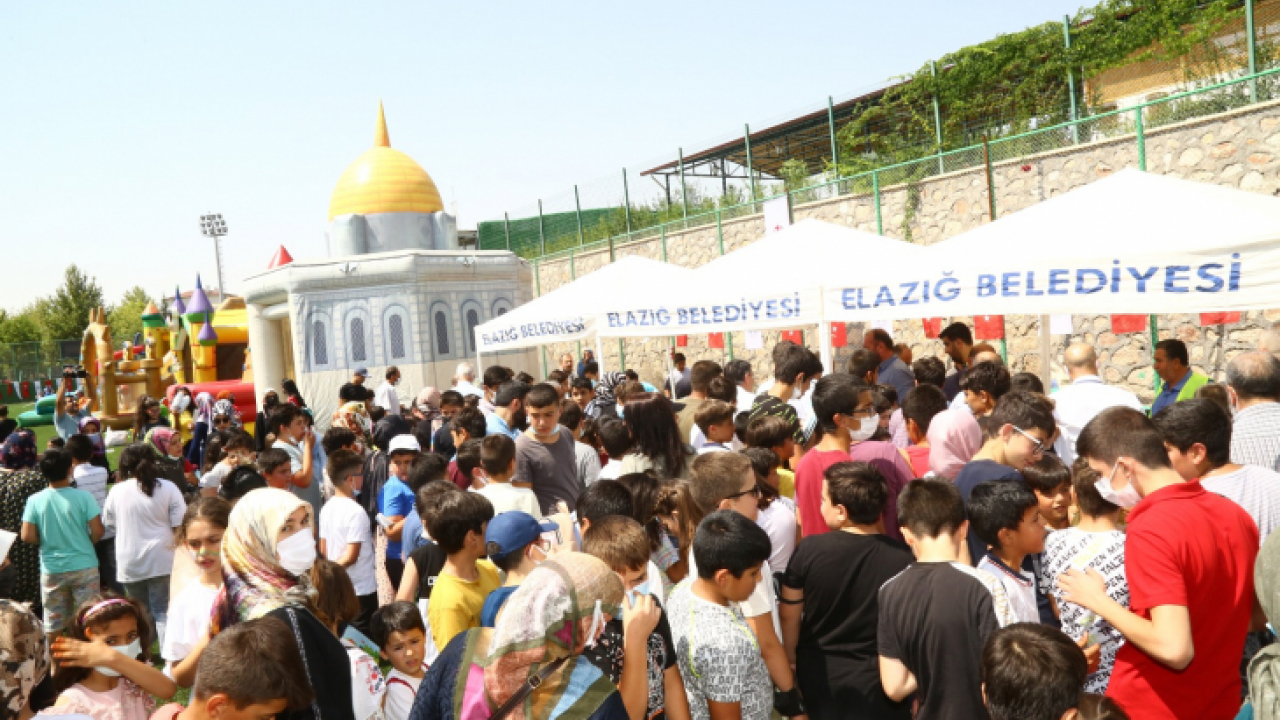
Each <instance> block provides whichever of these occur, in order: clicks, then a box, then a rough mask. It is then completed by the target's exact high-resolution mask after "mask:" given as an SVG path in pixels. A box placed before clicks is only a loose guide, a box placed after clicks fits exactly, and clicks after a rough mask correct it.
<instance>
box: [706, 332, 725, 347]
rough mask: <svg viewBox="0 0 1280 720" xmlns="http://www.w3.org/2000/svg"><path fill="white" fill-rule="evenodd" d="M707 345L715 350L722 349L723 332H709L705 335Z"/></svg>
mask: <svg viewBox="0 0 1280 720" xmlns="http://www.w3.org/2000/svg"><path fill="white" fill-rule="evenodd" d="M707 347H709V348H712V349H715V350H723V349H724V333H711V334H709V335H707Z"/></svg>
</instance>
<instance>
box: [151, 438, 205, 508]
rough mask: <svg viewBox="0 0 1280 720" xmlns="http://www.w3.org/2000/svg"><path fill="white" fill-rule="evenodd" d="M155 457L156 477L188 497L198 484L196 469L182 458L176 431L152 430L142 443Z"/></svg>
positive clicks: (179, 439)
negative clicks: (176, 487) (166, 481)
mask: <svg viewBox="0 0 1280 720" xmlns="http://www.w3.org/2000/svg"><path fill="white" fill-rule="evenodd" d="M143 442H144V443H145V444H146V445H147V446H149V447H150V448H151V452H152V454H153V455H154V456H155V459H154V460H153V462H154V463H155V465H156V476H157V477H162V478H164V479H165V480H168V481H169V482H171V483H173V484H174V485H177V486H178V490H180V491H181V492H182V495H183V497H188V496H190V493H192V492H194V490H195V487H196V486H197V485H198V484H199V481H198V480H197V479H196V475H195V472H196V467H195V466H194V465H192V464H190V463H189V462H188V461H187V459H186V458H185V457H183V456H182V437H181V436H179V435H178V431H177V430H172V429H170V428H153V429H152V430H151V432H149V433H147V436H146V438H145V440H144V441H143Z"/></svg>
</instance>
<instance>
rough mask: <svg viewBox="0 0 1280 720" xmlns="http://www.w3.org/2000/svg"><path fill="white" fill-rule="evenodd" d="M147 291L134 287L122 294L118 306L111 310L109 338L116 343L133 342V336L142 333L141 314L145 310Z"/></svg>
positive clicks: (147, 299) (147, 301)
mask: <svg viewBox="0 0 1280 720" xmlns="http://www.w3.org/2000/svg"><path fill="white" fill-rule="evenodd" d="M149 302H151V298H149V297H147V291H146V290H143V289H142V288H141V287H140V286H138V285H134V286H133V287H132V288H130V289H129V291H128V292H126V293H125V294H124V298H123V299H122V300H121V301H120V304H119V305H117V306H115V307H114V308H112V310H111V314H110V315H109V316H108V318H109V320H108V321H109V322H110V323H111V337H113V338H115V339H116V340H118V341H126V340H127V341H129V342H133V336H134V335H135V334H137V333H140V332H142V312H143V311H144V310H146V309H147V303H149Z"/></svg>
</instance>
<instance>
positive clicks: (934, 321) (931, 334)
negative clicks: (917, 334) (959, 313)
mask: <svg viewBox="0 0 1280 720" xmlns="http://www.w3.org/2000/svg"><path fill="white" fill-rule="evenodd" d="M920 323H921V324H922V325H924V336H925V337H927V338H929V339H930V340H937V339H938V333H940V332H942V318H925V319H924V320H921V321H920Z"/></svg>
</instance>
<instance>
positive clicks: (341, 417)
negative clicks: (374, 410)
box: [329, 400, 373, 453]
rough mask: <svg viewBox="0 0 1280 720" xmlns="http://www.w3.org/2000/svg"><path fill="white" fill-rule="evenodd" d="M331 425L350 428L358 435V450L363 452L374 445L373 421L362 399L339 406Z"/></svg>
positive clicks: (331, 419) (334, 412) (330, 420)
mask: <svg viewBox="0 0 1280 720" xmlns="http://www.w3.org/2000/svg"><path fill="white" fill-rule="evenodd" d="M329 427H340V428H346V429H348V430H350V431H351V433H352V434H353V435H355V436H356V452H359V453H363V452H365V451H366V450H369V449H370V448H372V447H373V443H372V440H373V421H372V420H370V419H369V411H368V410H367V409H365V406H364V403H363V402H361V401H358V400H352V401H349V402H345V403H343V404H342V405H341V406H339V407H338V409H337V410H335V411H333V417H332V418H330V419H329Z"/></svg>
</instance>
